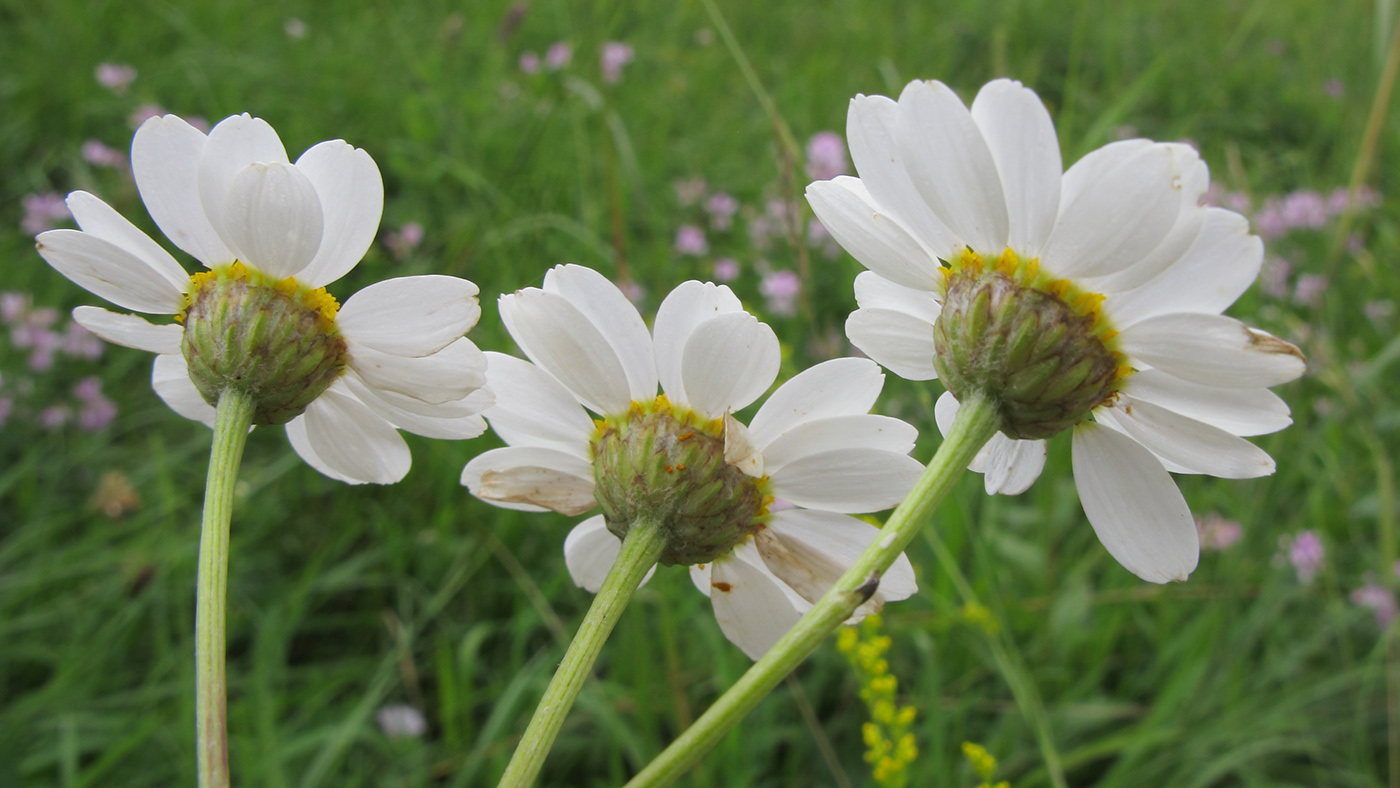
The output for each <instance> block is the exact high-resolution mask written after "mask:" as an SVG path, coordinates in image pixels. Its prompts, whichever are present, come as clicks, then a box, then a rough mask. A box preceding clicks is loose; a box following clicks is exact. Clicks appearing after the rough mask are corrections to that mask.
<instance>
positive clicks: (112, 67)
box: [93, 63, 136, 96]
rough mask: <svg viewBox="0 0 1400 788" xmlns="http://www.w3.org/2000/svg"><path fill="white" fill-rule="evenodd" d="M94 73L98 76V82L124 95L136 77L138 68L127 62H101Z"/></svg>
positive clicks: (119, 94)
mask: <svg viewBox="0 0 1400 788" xmlns="http://www.w3.org/2000/svg"><path fill="white" fill-rule="evenodd" d="M93 75H94V76H96V77H97V84H99V85H101V86H102V87H104V88H107V89H108V90H110V91H112V92H113V93H115V94H117V95H118V96H122V95H125V94H126V89H127V88H128V87H130V86H131V82H132V80H134V79H136V69H134V68H132V67H131V66H128V65H126V64H125V63H100V64H98V66H97V70H96V71H95V72H94V73H93Z"/></svg>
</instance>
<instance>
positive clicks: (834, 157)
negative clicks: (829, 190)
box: [807, 131, 851, 181]
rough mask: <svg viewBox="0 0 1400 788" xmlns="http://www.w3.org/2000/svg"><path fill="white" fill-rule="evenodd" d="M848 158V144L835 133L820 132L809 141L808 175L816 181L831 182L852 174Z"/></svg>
mask: <svg viewBox="0 0 1400 788" xmlns="http://www.w3.org/2000/svg"><path fill="white" fill-rule="evenodd" d="M850 168H851V163H850V160H849V159H847V158H846V142H845V140H843V139H841V135H840V134H837V133H836V132H834V131H819V132H817V133H816V134H813V135H812V138H811V139H809V140H807V175H808V176H809V177H811V178H812V179H814V180H818V181H829V180H831V179H832V178H835V177H836V176H838V175H845V174H846V173H848V172H850Z"/></svg>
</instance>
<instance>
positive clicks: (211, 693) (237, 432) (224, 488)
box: [194, 389, 253, 788]
mask: <svg viewBox="0 0 1400 788" xmlns="http://www.w3.org/2000/svg"><path fill="white" fill-rule="evenodd" d="M252 423H253V398H252V397H251V396H249V395H248V393H247V392H243V391H237V390H234V389H225V390H224V391H223V393H221V394H220V395H219V404H218V406H217V407H216V408H215V409H214V442H213V445H212V446H211V447H210V449H209V476H208V478H207V479H206V480H205V484H204V520H203V523H202V524H201V525H200V533H199V570H198V580H197V586H196V590H195V612H194V674H195V676H194V692H195V718H194V730H195V740H196V743H197V747H198V755H197V760H198V763H199V786H200V788H228V784H229V776H228V690H227V686H228V683H227V680H226V678H225V675H224V652H225V650H226V647H225V645H224V640H225V631H224V630H225V625H224V608H225V599H226V598H227V596H228V533H229V521H230V520H231V519H232V517H233V485H234V481H235V480H236V479H237V478H238V466H239V464H240V463H241V462H242V460H243V446H244V444H245V443H247V442H248V428H249V427H250V426H251V425H252Z"/></svg>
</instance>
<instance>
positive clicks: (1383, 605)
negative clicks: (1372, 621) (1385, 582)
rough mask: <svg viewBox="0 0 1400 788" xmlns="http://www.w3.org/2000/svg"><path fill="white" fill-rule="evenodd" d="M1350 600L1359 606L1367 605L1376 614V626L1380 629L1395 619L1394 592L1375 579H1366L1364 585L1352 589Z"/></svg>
mask: <svg viewBox="0 0 1400 788" xmlns="http://www.w3.org/2000/svg"><path fill="white" fill-rule="evenodd" d="M1351 601H1352V603H1353V604H1355V605H1358V606H1360V607H1369V608H1370V609H1371V611H1372V612H1374V613H1375V614H1376V626H1378V627H1380V628H1381V629H1385V628H1386V627H1388V626H1390V622H1392V621H1394V620H1395V612H1396V607H1395V594H1394V592H1392V591H1391V590H1390V589H1389V588H1386V587H1384V586H1381V585H1378V584H1377V583H1376V581H1375V580H1368V581H1366V585H1364V586H1362V587H1360V588H1358V589H1356V590H1355V591H1352V592H1351Z"/></svg>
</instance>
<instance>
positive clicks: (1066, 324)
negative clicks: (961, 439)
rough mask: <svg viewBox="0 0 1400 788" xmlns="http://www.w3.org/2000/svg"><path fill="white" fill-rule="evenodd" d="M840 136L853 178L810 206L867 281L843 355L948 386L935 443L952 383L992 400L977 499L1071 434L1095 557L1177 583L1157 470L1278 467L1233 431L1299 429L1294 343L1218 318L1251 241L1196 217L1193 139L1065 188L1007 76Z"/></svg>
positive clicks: (1025, 101) (1040, 118)
mask: <svg viewBox="0 0 1400 788" xmlns="http://www.w3.org/2000/svg"><path fill="white" fill-rule="evenodd" d="M847 138H848V139H849V140H850V148H851V157H852V159H853V160H854V162H855V166H856V169H857V171H858V172H859V173H860V177H859V178H852V177H840V178H836V179H834V180H831V181H822V182H817V183H813V184H811V185H810V186H809V187H808V189H807V197H808V200H809V202H810V203H811V205H812V208H813V209H814V210H815V211H816V213H817V216H818V218H819V219H820V220H821V222H822V224H824V225H825V226H826V227H827V229H828V230H830V232H831V233H832V235H833V236H834V237H835V238H836V239H837V240H838V241H840V243H841V244H842V246H844V247H845V248H846V249H847V250H848V251H849V252H850V253H851V254H852V255H853V256H854V257H855V258H856V259H857V260H859V261H860V262H861V263H862V264H863V265H865V266H866V267H867V268H869V269H870V270H869V271H867V272H864V273H862V274H861V275H860V276H859V277H858V278H857V279H856V300H857V302H858V303H859V306H860V308H859V309H858V310H857V311H856V312H855V313H853V314H852V315H851V316H850V318H849V320H847V323H846V332H847V334H848V335H849V337H850V339H851V341H852V343H854V344H855V345H856V347H858V348H860V349H861V350H862V351H864V352H865V353H867V354H868V355H869V356H870V357H871V358H873V359H875V360H876V361H879V362H880V363H881V364H883V365H885V366H886V367H888V368H889V369H890V370H891V371H893V372H895V373H896V374H898V375H900V376H902V377H905V378H908V379H911V380H930V379H933V378H935V377H942V378H943V382H944V383H945V384H946V385H947V386H948V388H949V390H950V392H951V393H949V394H945V395H944V396H943V398H942V399H941V400H940V401H939V403H938V408H937V413H936V415H937V417H938V422H939V426H940V428H942V429H944V430H945V431H946V430H947V428H948V425H950V424H951V419H952V416H953V414H954V413H955V412H956V405H957V403H956V399H955V397H956V395H957V393H959V390H960V388H963V389H967V390H969V391H971V390H980V391H983V392H984V393H986V394H988V395H990V396H991V397H993V398H994V400H995V401H996V402H997V404H998V406H999V408H1000V409H1001V410H1002V414H1003V428H1002V433H1003V434H999V435H997V436H996V437H994V438H993V439H992V441H991V442H990V443H989V444H988V445H987V447H986V448H985V449H984V450H983V452H982V453H981V454H980V455H979V456H978V457H977V459H976V461H975V462H974V463H973V464H972V466H971V467H972V470H975V471H978V472H982V473H985V474H986V480H985V481H986V488H987V491H988V492H989V493H1005V494H1016V493H1019V492H1022V491H1024V490H1025V489H1026V488H1027V487H1028V486H1029V485H1030V484H1031V483H1032V482H1033V481H1034V480H1035V479H1036V477H1037V476H1038V475H1039V474H1040V471H1041V468H1042V467H1043V465H1044V463H1045V444H1044V440H1043V439H1044V438H1047V437H1049V436H1050V435H1052V434H1054V433H1056V432H1058V431H1060V430H1062V429H1064V428H1066V427H1070V426H1072V427H1073V428H1074V475H1075V483H1076V485H1077V486H1078V488H1079V496H1080V500H1081V502H1082V503H1083V506H1084V510H1085V513H1086V514H1087V515H1088V517H1089V522H1090V523H1091V524H1092V525H1093V527H1094V530H1095V531H1096V532H1097V534H1098V536H1099V539H1100V540H1101V541H1102V542H1103V544H1104V546H1105V547H1107V548H1108V550H1109V552H1110V553H1111V554H1112V555H1113V556H1114V558H1116V559H1117V560H1118V561H1119V563H1121V564H1122V565H1123V566H1125V567H1127V568H1128V569H1129V570H1130V571H1132V572H1133V573H1135V574H1137V575H1138V576H1139V577H1142V578H1143V579H1146V580H1150V581H1153V582H1159V583H1160V582H1167V581H1169V580H1184V579H1185V578H1186V577H1187V575H1189V574H1190V573H1191V571H1192V570H1193V569H1194V568H1195V566H1196V559H1197V553H1198V544H1197V535H1196V530H1195V527H1194V525H1193V521H1192V518H1191V513H1190V511H1189V510H1188V508H1187V506H1186V502H1185V499H1184V498H1183V497H1182V495H1181V493H1180V491H1179V490H1178V489H1177V487H1176V485H1175V483H1174V482H1173V481H1172V478H1171V476H1170V475H1169V473H1168V472H1169V471H1170V472H1174V473H1202V474H1208V475H1212V476H1219V477H1225V478H1249V477H1256V476H1263V475H1266V474H1270V473H1272V472H1273V471H1274V462H1273V460H1272V459H1270V458H1269V456H1268V455H1267V454H1265V453H1264V452H1263V451H1261V450H1260V449H1259V448H1258V447H1256V446H1254V445H1253V444H1251V443H1250V442H1249V441H1246V440H1244V439H1243V437H1241V436H1249V435H1261V434H1265V433H1269V432H1274V431H1276V430H1279V429H1282V428H1283V427H1285V426H1287V425H1288V424H1289V423H1291V421H1290V418H1289V411H1288V407H1287V405H1285V404H1284V403H1283V401H1282V400H1280V399H1279V398H1278V397H1277V396H1275V395H1274V394H1272V393H1271V392H1269V391H1268V387H1269V386H1273V385H1276V384H1279V383H1283V382H1285V381H1289V380H1292V379H1294V378H1296V377H1298V376H1299V375H1301V374H1302V373H1303V371H1304V361H1303V359H1302V356H1301V354H1300V353H1299V352H1298V350H1297V348H1295V347H1293V346H1292V345H1290V344H1288V343H1286V342H1283V341H1281V340H1279V339H1277V338H1275V337H1273V336H1270V335H1269V334H1267V333H1265V332H1263V331H1259V330H1257V329H1253V328H1250V327H1248V326H1246V325H1245V324H1243V323H1241V322H1240V321H1238V320H1235V319H1233V318H1229V317H1224V316H1223V315H1222V314H1221V313H1222V312H1223V311H1224V310H1225V309H1226V308H1227V307H1228V306H1230V304H1232V303H1234V301H1235V299H1236V298H1238V297H1239V296H1240V294H1241V293H1243V292H1244V290H1245V289H1246V288H1247V287H1248V286H1249V285H1250V283H1251V282H1253V281H1254V279H1255V277H1256V276H1257V275H1258V273H1259V268H1260V265H1261V261H1262V259H1263V245H1262V243H1261V242H1260V241H1259V239H1258V238H1257V237H1255V236H1253V235H1250V234H1249V226H1248V223H1247V222H1246V220H1245V219H1244V218H1243V217H1241V216H1240V215H1238V214H1236V213H1233V212H1230V211H1227V210H1223V209H1220V208H1209V207H1205V206H1204V205H1203V201H1202V196H1203V195H1204V193H1205V191H1206V188H1207V186H1208V185H1209V173H1208V171H1207V169H1206V165H1205V164H1204V163H1203V162H1202V161H1201V160H1200V158H1199V157H1198V156H1197V154H1196V152H1195V151H1194V150H1193V149H1191V148H1190V147H1189V146H1186V145H1180V144H1169V143H1157V142H1151V141H1148V140H1126V141H1122V142H1115V143H1112V144H1110V145H1106V146H1104V147H1102V148H1100V149H1098V150H1096V151H1094V152H1092V153H1090V154H1088V155H1087V156H1085V157H1084V158H1082V159H1080V160H1079V161H1078V162H1077V163H1076V164H1075V165H1074V166H1073V167H1071V168H1070V169H1069V170H1068V171H1066V172H1063V173H1062V172H1061V162H1060V148H1059V143H1058V141H1057V139H1056V136H1055V128H1054V125H1053V124H1052V123H1051V120H1050V115H1049V113H1047V112H1046V110H1045V107H1044V105H1042V104H1041V102H1040V100H1039V98H1038V97H1037V96H1036V95H1035V93H1034V92H1033V91H1031V90H1029V89H1028V88H1025V87H1023V86H1022V85H1021V84H1020V83H1018V82H1013V81H1010V80H1005V79H1001V80H996V81H994V82H991V83H988V84H987V85H986V86H985V87H983V88H982V90H981V91H980V92H979V93H978V95H977V99H976V100H975V101H974V102H973V104H972V107H971V108H970V109H969V108H968V107H967V106H965V105H964V104H963V103H962V101H961V100H960V99H959V98H958V97H957V95H956V94H954V93H953V91H952V90H950V89H949V88H948V87H947V86H946V85H944V84H942V83H940V82H914V83H911V84H910V85H909V86H908V87H906V88H905V90H904V92H903V93H902V94H901V95H900V97H899V100H898V101H897V102H896V101H893V100H891V99H889V98H886V97H884V96H857V97H856V98H855V99H854V100H853V101H852V102H851V106H850V112H849V114H848V116H847ZM1016 310H1026V311H1025V312H1024V313H1017V312H1016ZM1038 365H1041V366H1038Z"/></svg>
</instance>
